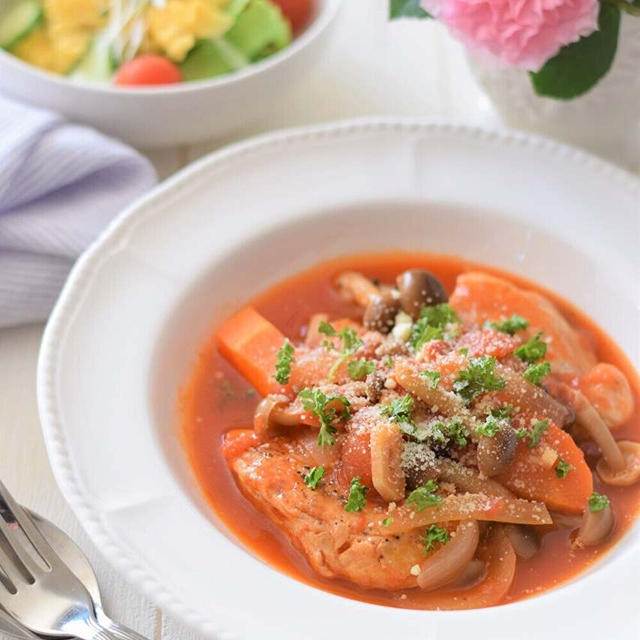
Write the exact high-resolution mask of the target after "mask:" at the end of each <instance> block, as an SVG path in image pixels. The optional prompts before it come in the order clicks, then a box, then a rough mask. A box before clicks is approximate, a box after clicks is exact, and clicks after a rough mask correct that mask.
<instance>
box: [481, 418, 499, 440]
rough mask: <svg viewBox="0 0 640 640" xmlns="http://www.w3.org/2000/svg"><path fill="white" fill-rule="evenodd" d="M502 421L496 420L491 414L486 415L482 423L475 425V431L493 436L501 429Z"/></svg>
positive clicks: (482, 434) (489, 436) (488, 436)
mask: <svg viewBox="0 0 640 640" xmlns="http://www.w3.org/2000/svg"><path fill="white" fill-rule="evenodd" d="M502 427H503V422H502V421H501V420H497V419H496V418H494V417H493V416H487V418H486V419H485V421H484V423H483V424H481V425H479V426H478V427H476V433H477V434H478V435H479V436H486V437H487V438H493V437H494V436H495V435H496V433H498V432H499V431H502Z"/></svg>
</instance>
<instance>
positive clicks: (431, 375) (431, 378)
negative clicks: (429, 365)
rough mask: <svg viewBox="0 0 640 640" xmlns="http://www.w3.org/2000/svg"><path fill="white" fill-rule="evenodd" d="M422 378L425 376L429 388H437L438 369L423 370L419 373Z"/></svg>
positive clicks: (438, 380) (438, 379)
mask: <svg viewBox="0 0 640 640" xmlns="http://www.w3.org/2000/svg"><path fill="white" fill-rule="evenodd" d="M420 375H421V376H422V377H423V378H426V379H427V381H428V383H429V387H431V389H437V388H438V384H439V383H440V372H439V371H428V370H427V371H423V372H422V373H421V374H420Z"/></svg>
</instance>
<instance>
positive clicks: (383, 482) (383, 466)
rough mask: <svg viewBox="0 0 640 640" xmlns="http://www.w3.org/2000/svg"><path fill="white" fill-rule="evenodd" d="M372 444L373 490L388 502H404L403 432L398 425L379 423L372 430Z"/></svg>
mask: <svg viewBox="0 0 640 640" xmlns="http://www.w3.org/2000/svg"><path fill="white" fill-rule="evenodd" d="M370 442H371V478H372V482H373V488H374V489H375V490H376V491H377V492H378V493H379V494H380V495H381V496H382V498H383V499H384V500H386V501H387V502H394V501H396V500H402V498H404V493H405V476H404V471H403V470H402V452H403V449H404V440H403V438H402V432H401V431H400V429H399V427H398V425H397V424H391V423H384V422H381V423H377V424H375V425H374V426H373V427H372V428H371V435H370Z"/></svg>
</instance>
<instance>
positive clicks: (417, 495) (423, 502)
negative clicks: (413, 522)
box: [407, 480, 442, 511]
mask: <svg viewBox="0 0 640 640" xmlns="http://www.w3.org/2000/svg"><path fill="white" fill-rule="evenodd" d="M437 490H438V484H437V483H436V481H435V480H427V481H426V482H425V483H424V484H423V485H422V486H421V487H418V488H417V489H414V490H413V491H412V492H411V493H410V494H409V495H408V497H407V502H408V503H409V504H414V505H415V506H416V511H422V510H423V509H426V508H427V507H437V506H438V505H439V504H441V502H442V496H439V495H438V494H437V493H436V491H437Z"/></svg>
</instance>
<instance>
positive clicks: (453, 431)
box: [447, 418, 468, 447]
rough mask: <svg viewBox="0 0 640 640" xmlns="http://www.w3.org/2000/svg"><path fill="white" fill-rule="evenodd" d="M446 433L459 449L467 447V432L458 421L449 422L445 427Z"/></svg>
mask: <svg viewBox="0 0 640 640" xmlns="http://www.w3.org/2000/svg"><path fill="white" fill-rule="evenodd" d="M447 433H448V434H449V437H450V438H452V439H453V441H454V442H455V443H456V444H457V445H458V446H459V447H466V446H467V443H468V440H467V430H466V429H465V428H464V425H463V424H462V422H461V421H460V420H456V419H455V418H454V419H453V420H451V422H449V424H448V425H447Z"/></svg>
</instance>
